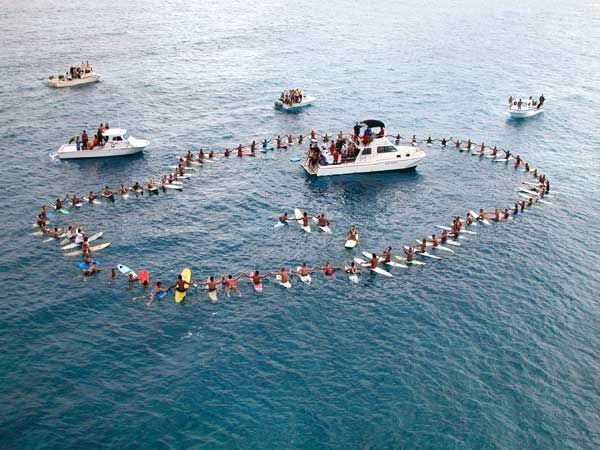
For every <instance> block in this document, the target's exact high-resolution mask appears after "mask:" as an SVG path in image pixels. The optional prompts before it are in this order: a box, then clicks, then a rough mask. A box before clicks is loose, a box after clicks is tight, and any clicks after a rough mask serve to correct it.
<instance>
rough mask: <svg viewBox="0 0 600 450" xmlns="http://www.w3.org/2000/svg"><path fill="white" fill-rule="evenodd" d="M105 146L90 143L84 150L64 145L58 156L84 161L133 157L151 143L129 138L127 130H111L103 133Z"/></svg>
mask: <svg viewBox="0 0 600 450" xmlns="http://www.w3.org/2000/svg"><path fill="white" fill-rule="evenodd" d="M102 137H103V140H104V144H103V145H96V146H92V144H93V142H92V141H89V143H88V145H89V146H88V148H87V149H86V150H83V146H81V145H80V146H79V150H78V149H77V147H78V145H77V143H73V142H69V143H68V144H63V145H61V146H60V148H59V149H58V153H57V154H56V156H57V157H58V158H59V159H82V158H107V157H110V156H125V155H133V154H136V153H140V152H141V151H143V150H144V149H145V148H146V147H148V145H150V141H147V140H145V139H137V138H134V137H132V136H129V133H127V130H126V129H125V128H110V129H108V130H104V133H102ZM71 141H73V140H71Z"/></svg>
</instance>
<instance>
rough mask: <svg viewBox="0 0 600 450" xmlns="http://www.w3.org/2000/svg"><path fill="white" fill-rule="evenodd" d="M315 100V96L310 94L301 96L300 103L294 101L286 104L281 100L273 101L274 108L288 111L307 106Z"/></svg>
mask: <svg viewBox="0 0 600 450" xmlns="http://www.w3.org/2000/svg"><path fill="white" fill-rule="evenodd" d="M315 100H316V99H315V97H312V96H310V95H308V96H306V97H305V98H303V99H302V102H301V103H296V104H293V105H286V104H285V103H283V102H282V101H281V100H277V101H276V102H275V109H279V110H281V111H289V112H293V111H298V110H300V109H302V108H306V107H307V106H310V105H312V104H313V102H314V101H315Z"/></svg>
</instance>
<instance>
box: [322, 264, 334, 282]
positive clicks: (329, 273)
mask: <svg viewBox="0 0 600 450" xmlns="http://www.w3.org/2000/svg"><path fill="white" fill-rule="evenodd" d="M321 271H322V272H323V275H325V276H326V277H327V278H331V277H333V272H334V271H335V269H334V267H333V266H332V265H331V263H330V262H329V261H327V262H326V263H325V265H324V266H323V267H321Z"/></svg>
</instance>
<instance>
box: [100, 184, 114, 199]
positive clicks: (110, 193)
mask: <svg viewBox="0 0 600 450" xmlns="http://www.w3.org/2000/svg"><path fill="white" fill-rule="evenodd" d="M102 196H103V197H105V198H108V197H112V196H113V191H111V190H110V188H109V187H108V186H104V190H103V191H102Z"/></svg>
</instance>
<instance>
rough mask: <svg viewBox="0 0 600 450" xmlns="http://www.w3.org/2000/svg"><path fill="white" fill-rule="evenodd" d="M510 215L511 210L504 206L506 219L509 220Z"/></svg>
mask: <svg viewBox="0 0 600 450" xmlns="http://www.w3.org/2000/svg"><path fill="white" fill-rule="evenodd" d="M509 217H510V212H509V210H508V208H504V220H505V221H506V220H508V218H509Z"/></svg>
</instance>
